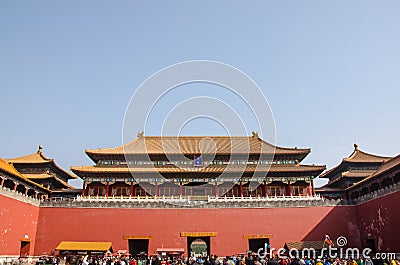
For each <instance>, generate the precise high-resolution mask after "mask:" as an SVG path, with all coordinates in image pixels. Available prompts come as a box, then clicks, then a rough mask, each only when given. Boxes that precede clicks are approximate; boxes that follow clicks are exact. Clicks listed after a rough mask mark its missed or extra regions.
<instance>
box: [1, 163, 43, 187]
mask: <svg viewBox="0 0 400 265" xmlns="http://www.w3.org/2000/svg"><path fill="white" fill-rule="evenodd" d="M0 170H1V171H4V172H6V173H7V174H10V175H12V176H14V177H16V178H18V179H21V180H22V181H24V182H27V183H29V184H31V185H34V186H36V187H39V188H41V189H43V190H46V191H49V189H48V188H45V187H43V186H42V185H40V184H38V183H36V182H34V181H32V180H29V179H27V178H26V177H24V176H23V175H22V174H21V173H20V172H19V171H18V170H17V169H16V168H15V167H14V166H13V165H12V164H11V163H9V162H7V161H5V160H4V159H1V158H0Z"/></svg>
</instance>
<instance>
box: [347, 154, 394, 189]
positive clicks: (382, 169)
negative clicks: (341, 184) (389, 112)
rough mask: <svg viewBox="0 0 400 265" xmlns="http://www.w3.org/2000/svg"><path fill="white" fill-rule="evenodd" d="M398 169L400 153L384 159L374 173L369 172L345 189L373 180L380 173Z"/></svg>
mask: <svg viewBox="0 0 400 265" xmlns="http://www.w3.org/2000/svg"><path fill="white" fill-rule="evenodd" d="M396 168H397V169H399V168H400V155H398V156H395V157H393V158H392V159H390V160H388V161H386V162H385V163H383V164H382V165H381V166H380V167H379V168H378V169H377V170H376V171H375V173H373V174H371V175H370V176H369V177H367V178H365V179H363V180H361V181H359V182H357V183H355V184H354V185H352V186H350V187H348V188H347V189H346V191H348V190H351V189H354V188H357V187H358V186H360V185H362V184H364V183H366V182H368V181H373V180H374V179H375V178H378V177H380V176H381V175H384V174H386V173H387V172H389V171H391V170H394V169H396Z"/></svg>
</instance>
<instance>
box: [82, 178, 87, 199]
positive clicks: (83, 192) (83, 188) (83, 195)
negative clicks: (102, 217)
mask: <svg viewBox="0 0 400 265" xmlns="http://www.w3.org/2000/svg"><path fill="white" fill-rule="evenodd" d="M85 190H86V181H83V187H82V197H85Z"/></svg>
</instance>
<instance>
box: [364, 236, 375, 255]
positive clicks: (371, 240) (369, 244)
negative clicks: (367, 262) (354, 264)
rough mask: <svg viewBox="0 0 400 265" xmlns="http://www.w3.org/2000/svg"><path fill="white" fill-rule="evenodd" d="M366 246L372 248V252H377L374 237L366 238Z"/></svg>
mask: <svg viewBox="0 0 400 265" xmlns="http://www.w3.org/2000/svg"><path fill="white" fill-rule="evenodd" d="M366 243H367V244H366V247H367V248H370V249H371V252H372V253H376V248H375V239H374V238H369V239H367V240H366Z"/></svg>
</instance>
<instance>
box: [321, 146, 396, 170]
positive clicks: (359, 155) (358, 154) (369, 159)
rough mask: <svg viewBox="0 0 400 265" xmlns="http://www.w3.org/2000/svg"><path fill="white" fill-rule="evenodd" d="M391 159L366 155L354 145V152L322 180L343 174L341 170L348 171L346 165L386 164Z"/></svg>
mask: <svg viewBox="0 0 400 265" xmlns="http://www.w3.org/2000/svg"><path fill="white" fill-rule="evenodd" d="M390 159H391V157H387V156H378V155H373V154H370V153H366V152H364V151H361V150H359V149H358V145H357V144H354V151H353V152H352V153H351V154H350V155H349V156H348V157H346V158H343V160H342V162H341V163H340V164H339V165H337V166H336V167H334V168H332V169H330V170H328V171H326V172H325V173H324V174H322V175H321V176H320V178H331V177H333V176H334V175H336V174H337V173H340V172H342V171H341V170H340V169H343V170H346V169H345V166H344V165H345V164H346V163H371V164H377V163H378V164H379V163H384V162H386V161H388V160H390Z"/></svg>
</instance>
